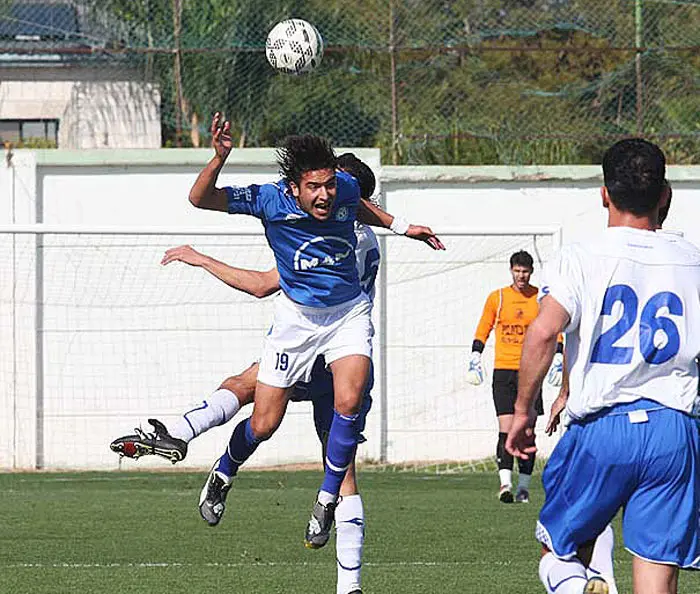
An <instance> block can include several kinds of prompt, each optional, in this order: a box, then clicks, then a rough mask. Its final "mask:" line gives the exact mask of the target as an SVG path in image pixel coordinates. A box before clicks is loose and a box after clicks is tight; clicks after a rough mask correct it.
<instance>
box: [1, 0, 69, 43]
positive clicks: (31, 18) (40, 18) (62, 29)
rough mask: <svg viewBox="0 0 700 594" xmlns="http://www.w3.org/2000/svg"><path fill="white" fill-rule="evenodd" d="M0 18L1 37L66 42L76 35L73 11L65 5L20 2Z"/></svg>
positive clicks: (5, 11)
mask: <svg viewBox="0 0 700 594" xmlns="http://www.w3.org/2000/svg"><path fill="white" fill-rule="evenodd" d="M3 13H4V14H0V37H1V38H5V39H8V38H9V39H19V40H39V39H69V38H70V37H72V36H74V35H76V34H77V33H78V32H79V28H78V18H77V13H76V10H75V8H74V7H73V6H71V5H70V4H68V3H62V4H51V3H48V2H31V3H30V2H21V3H16V4H13V5H12V6H10V7H9V8H8V9H7V10H4V11H3Z"/></svg>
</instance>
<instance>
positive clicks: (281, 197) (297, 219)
mask: <svg viewBox="0 0 700 594" xmlns="http://www.w3.org/2000/svg"><path fill="white" fill-rule="evenodd" d="M336 181H337V190H336V198H335V201H334V202H333V209H332V211H331V216H330V218H329V219H328V220H327V221H319V220H317V219H315V218H313V217H312V216H311V215H310V214H308V213H307V212H304V211H303V210H301V209H300V208H299V207H298V206H297V203H296V199H295V198H294V196H293V195H292V191H291V190H290V188H289V186H288V185H287V182H286V181H284V180H282V181H280V182H278V183H274V184H264V185H262V186H258V185H251V186H247V187H242V188H232V187H227V188H225V189H226V192H227V194H228V211H229V213H231V214H247V215H252V216H254V217H257V218H259V219H260V220H261V221H262V223H263V226H264V227H265V235H266V237H267V241H268V243H269V244H270V247H271V248H272V251H273V253H274V255H275V260H276V262H277V270H278V271H279V275H280V288H281V289H282V291H284V293H285V294H286V295H287V297H289V298H290V299H291V300H292V301H295V302H296V303H299V304H301V305H305V306H309V307H330V306H333V305H339V304H341V303H345V302H347V301H350V300H352V299H354V298H355V297H357V296H358V295H359V294H360V280H359V276H358V273H357V267H356V265H355V247H356V245H357V240H356V238H355V231H354V222H355V219H356V218H357V207H358V204H359V202H360V189H359V186H358V184H357V181H356V180H355V178H354V177H352V176H350V175H348V174H346V173H343V172H337V173H336Z"/></svg>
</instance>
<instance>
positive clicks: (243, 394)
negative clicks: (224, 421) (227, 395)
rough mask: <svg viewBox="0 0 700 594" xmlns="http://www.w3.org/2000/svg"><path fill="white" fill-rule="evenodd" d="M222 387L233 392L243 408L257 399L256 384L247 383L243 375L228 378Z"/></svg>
mask: <svg viewBox="0 0 700 594" xmlns="http://www.w3.org/2000/svg"><path fill="white" fill-rule="evenodd" d="M220 387H221V388H225V389H226V390H230V391H231V392H233V393H234V394H235V395H236V398H238V402H239V403H240V405H241V406H245V405H246V404H250V403H251V402H253V400H254V399H255V382H250V381H247V380H246V378H245V377H243V376H241V375H233V376H231V377H227V378H226V379H225V380H224V381H223V382H221V386H220Z"/></svg>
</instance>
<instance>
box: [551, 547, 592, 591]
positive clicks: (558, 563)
mask: <svg viewBox="0 0 700 594" xmlns="http://www.w3.org/2000/svg"><path fill="white" fill-rule="evenodd" d="M540 579H541V580H542V583H543V584H544V587H545V588H546V589H547V593H548V594H582V593H583V589H584V588H585V587H586V582H587V581H588V578H587V577H586V568H585V567H584V566H583V563H581V562H580V561H579V560H578V559H574V560H572V561H562V560H561V559H557V558H556V557H555V556H554V555H553V554H552V553H547V554H546V555H545V556H544V557H542V559H540Z"/></svg>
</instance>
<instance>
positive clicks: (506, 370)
mask: <svg viewBox="0 0 700 594" xmlns="http://www.w3.org/2000/svg"><path fill="white" fill-rule="evenodd" d="M532 271H533V260H532V256H531V255H530V254H528V253H527V252H526V251H519V252H516V253H514V254H513V255H512V256H511V257H510V274H511V276H512V277H513V283H512V284H511V285H509V286H507V287H503V288H501V289H497V290H495V291H493V292H492V293H491V294H490V295H489V296H488V298H487V299H486V305H485V306H484V311H483V313H482V314H481V319H480V320H479V325H478V326H477V329H476V334H475V336H474V342H473V344H472V354H471V358H470V360H469V371H468V372H467V381H469V383H471V384H474V385H477V386H478V385H480V384H481V383H483V381H484V369H483V366H482V363H481V354H482V353H483V351H484V345H485V344H486V340H487V339H488V337H489V334H490V333H491V330H492V329H493V328H494V327H495V328H496V345H495V350H496V357H495V361H494V365H493V367H494V369H493V401H494V405H495V407H496V415H497V417H498V445H497V446H496V460H497V462H498V475H499V478H500V481H501V487H500V490H499V493H498V498H499V499H500V500H501V501H502V502H503V503H512V502H513V456H512V455H511V454H509V453H508V452H507V451H506V448H505V444H506V438H507V437H508V431H510V426H511V423H512V422H513V411H514V405H515V398H516V395H517V392H518V370H519V368H520V355H521V353H522V348H523V339H524V338H525V331H526V330H527V327H528V326H529V325H530V323H531V322H532V321H533V320H534V319H535V317H537V311H538V309H539V306H538V302H537V291H538V289H537V287H535V286H533V285H531V284H530V276H531V275H532ZM562 353H563V345H562V343H561V342H559V344H558V346H557V354H556V355H555V356H554V361H553V363H552V367H551V368H550V370H549V373H548V376H547V380H548V382H549V383H550V384H551V385H553V386H560V385H561V378H562V372H563V354H562ZM535 410H536V412H537V416H540V415H543V414H544V408H543V404H542V393H541V392H540V394H539V397H538V398H537V401H536V402H535ZM533 429H534V422H533ZM534 466H535V455H534V454H532V455H531V456H530V458H529V459H527V460H518V470H519V477H518V489H517V491H516V494H515V501H517V502H519V503H527V502H528V501H529V499H530V493H529V490H530V479H531V478H532V470H533V468H534Z"/></svg>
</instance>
